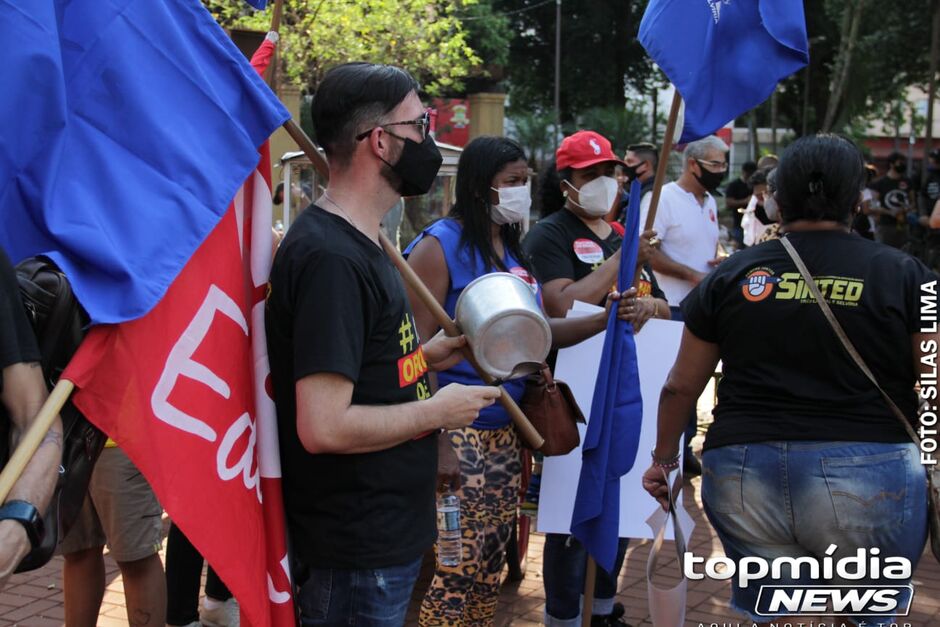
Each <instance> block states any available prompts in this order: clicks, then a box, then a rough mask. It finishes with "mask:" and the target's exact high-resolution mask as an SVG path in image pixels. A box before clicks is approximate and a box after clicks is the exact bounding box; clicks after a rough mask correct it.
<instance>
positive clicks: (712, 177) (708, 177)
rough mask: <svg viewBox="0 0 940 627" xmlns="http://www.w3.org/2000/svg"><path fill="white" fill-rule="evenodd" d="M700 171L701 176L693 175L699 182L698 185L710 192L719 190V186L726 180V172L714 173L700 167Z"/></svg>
mask: <svg viewBox="0 0 940 627" xmlns="http://www.w3.org/2000/svg"><path fill="white" fill-rule="evenodd" d="M699 169H700V170H701V171H702V174H701V176H699V175H695V174H693V176H695V180H696V181H698V184H699V185H701V186H702V187H704V188H705V189H707V190H708V191H710V192H713V191H715V190H716V189H718V186H719V185H721V182H722V181H723V180H725V174H727V171H726V172H712V171H711V170H706V169H705V168H703V167H702V166H699Z"/></svg>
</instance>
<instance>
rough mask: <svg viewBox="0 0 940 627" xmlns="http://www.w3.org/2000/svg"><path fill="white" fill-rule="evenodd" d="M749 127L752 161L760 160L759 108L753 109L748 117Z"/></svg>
mask: <svg viewBox="0 0 940 627" xmlns="http://www.w3.org/2000/svg"><path fill="white" fill-rule="evenodd" d="M747 127H748V131H749V135H750V142H749V143H750V149H751V150H750V153H751V157H750V158H751V161H757V160H758V159H760V140H759V138H758V137H757V107H755V108H753V109H751V112H750V113H749V114H748V116H747Z"/></svg>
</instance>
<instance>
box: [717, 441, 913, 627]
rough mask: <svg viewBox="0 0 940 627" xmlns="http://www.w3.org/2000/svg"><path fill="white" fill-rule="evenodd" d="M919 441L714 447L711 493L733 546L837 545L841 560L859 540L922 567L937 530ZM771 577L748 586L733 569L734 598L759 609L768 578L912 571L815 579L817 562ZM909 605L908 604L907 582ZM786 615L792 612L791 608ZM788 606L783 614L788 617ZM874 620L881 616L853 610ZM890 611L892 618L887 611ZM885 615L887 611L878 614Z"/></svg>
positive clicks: (794, 553)
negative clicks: (812, 568) (930, 517)
mask: <svg viewBox="0 0 940 627" xmlns="http://www.w3.org/2000/svg"><path fill="white" fill-rule="evenodd" d="M919 459H920V457H919V450H918V448H917V446H916V445H914V444H913V443H907V444H885V443H880V442H819V441H806V442H760V443H753V444H738V445H730V446H722V447H718V448H714V449H709V450H707V451H706V452H705V454H704V456H703V457H702V466H703V473H702V501H703V502H704V505H705V513H706V515H707V516H708V520H709V522H710V523H711V524H712V526H713V527H714V528H715V531H716V532H717V534H718V537H719V539H720V540H721V544H722V546H723V547H724V551H725V555H726V556H727V557H728V558H730V559H732V560H734V561H735V563H739V560H740V559H741V558H744V557H761V558H764V559H766V560H768V561H771V560H773V559H774V558H778V557H793V558H797V557H815V558H816V559H817V560H820V561H821V560H823V558H824V557H825V556H826V555H827V553H826V551H827V549H828V548H829V547H830V545H833V544H834V545H837V546H838V549H837V550H836V552H835V553H831V557H832V560H833V561H838V560H839V559H840V558H844V557H853V556H855V555H856V551H857V550H858V549H859V548H864V549H871V548H874V547H877V548H879V549H880V550H881V554H880V557H881V559H882V561H883V560H884V558H886V557H905V558H907V559H908V560H910V562H911V571H912V572H913V570H914V569H915V568H916V567H917V562H918V560H919V559H920V556H921V553H922V552H923V550H924V543H925V541H926V538H927V485H926V475H925V472H924V468H923V466H921V465H920V463H919ZM781 574H782V575H783V576H784V577H785V579H774V580H772V579H771V578H770V577H765V578H763V579H755V580H752V581H750V582H749V583H748V585H747V586H746V587H741V586H740V584H739V582H738V580H737V577H732V594H731V605H732V607H733V608H734V609H735V610H737V611H739V612H741V613H744V614H747V615H748V616H750V617H751V619H752V620H754V621H756V622H759V621H767V620H768V616H766V615H760V614H758V612H757V610H758V607H757V602H758V593H759V591H760V589H761V585H762V584H772V585H798V586H806V585H854V586H862V585H866V584H867V585H872V584H877V583H879V582H880V583H882V584H885V585H892V586H898V585H904V584H909V583H910V580H906V581H902V580H896V579H890V580H888V579H881V580H873V579H863V580H854V581H847V580H844V579H839V578H838V577H837V576H834V577H833V578H832V579H828V580H823V579H816V580H813V579H810V578H809V576H808V575H809V573H808V572H807V570H805V569H804V570H803V571H802V572H800V573H798V574H799V575H800V576H799V577H797V578H795V577H793V576H792V573H790V572H789V569H788V568H783V569H782V573H781ZM904 597H905V598H904V599H903V603H902V605H901V607H906V606H907V603H908V600H909V592H908V591H905V594H904ZM782 615H785V614H782ZM782 615H780V616H782ZM850 618H851V620H853V621H855V622H856V623H858V622H860V621H866V622H867V623H868V624H873V622H872V621H873V617H872V616H858V617H850ZM883 618H890V616H885V617H883ZM875 620H876V621H877V620H879V619H877V618H876V619H875Z"/></svg>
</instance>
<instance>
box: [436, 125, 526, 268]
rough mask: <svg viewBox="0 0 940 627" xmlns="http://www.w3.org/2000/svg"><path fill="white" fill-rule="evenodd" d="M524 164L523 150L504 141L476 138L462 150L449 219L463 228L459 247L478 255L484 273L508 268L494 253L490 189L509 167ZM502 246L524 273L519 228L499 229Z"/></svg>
mask: <svg viewBox="0 0 940 627" xmlns="http://www.w3.org/2000/svg"><path fill="white" fill-rule="evenodd" d="M520 160H521V161H525V160H526V157H525V151H524V150H523V149H522V146H520V145H519V144H517V143H516V142H514V141H513V140H511V139H509V138H506V137H492V136H487V135H484V136H482V137H477V138H476V139H474V140H473V141H472V142H470V143H469V144H467V145H466V147H464V149H463V152H462V153H461V154H460V161H458V162H457V192H456V195H457V201H456V202H455V203H454V208H453V209H451V212H450V215H451V217H453V218H456V219H458V220H460V221H461V224H462V225H463V229H462V233H461V235H460V245H461V246H466V247H467V248H469V249H470V250H471V251H473V253H474V255H476V254H479V255H480V258H481V259H482V260H483V266H484V268H486V271H487V272H489V271H491V270H492V269H493V268H494V267H495V268H496V269H498V270H501V271H503V272H506V271H508V268H507V267H506V265H505V264H504V263H503V260H502V259H500V258H499V256H498V255H497V254H496V251H495V250H493V239H492V224H493V221H492V219H491V217H490V202H489V198H490V187H492V185H493V177H495V176H496V175H497V174H499V172H500V171H501V170H502V169H503V168H504V167H505V166H506V164H508V163H512V162H513V161H520ZM499 235H500V237H501V238H502V240H503V246H504V247H505V248H506V250H508V251H509V252H510V253H511V254H512V256H513V257H515V258H516V259H518V260H519V263H520V264H522V266H523V267H524V268H525V269H526V270H530V268H529V264H528V261H527V259H526V257H525V255H524V254H523V252H522V246H521V245H520V243H519V242H520V240H521V238H522V225H521V224H503V225H502V226H500V228H499Z"/></svg>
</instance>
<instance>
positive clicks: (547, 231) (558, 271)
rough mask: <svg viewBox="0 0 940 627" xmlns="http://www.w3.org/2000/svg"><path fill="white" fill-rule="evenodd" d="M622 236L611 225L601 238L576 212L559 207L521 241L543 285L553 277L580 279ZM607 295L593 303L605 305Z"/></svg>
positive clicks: (601, 261)
mask: <svg viewBox="0 0 940 627" xmlns="http://www.w3.org/2000/svg"><path fill="white" fill-rule="evenodd" d="M622 241H623V240H622V238H621V237H620V236H619V235H617V232H616V231H614V230H613V229H611V231H610V235H608V236H607V237H606V238H604V239H601V238H600V237H598V236H597V235H596V234H595V233H594V231H592V230H591V229H589V228H588V227H587V225H585V224H584V222H582V221H581V220H580V219H579V218H578V216H576V215H574V214H573V213H572V212H570V211H568V210H567V209H561V210H559V211H556V212H555V213H553V214H551V215H550V216H548V217H547V218H544V219H542V220H539V221H538V222H537V223H536V224H535V226H533V227H532V228H531V229H530V230H529V233H528V234H527V235H526V236H525V239H524V240H523V241H522V247H523V249H524V251H525V253H526V255H527V256H528V257H529V260H530V261H531V262H532V266H533V268H534V270H535V278H536V279H538V281H539V283H541V284H542V285H545V284H546V283H548V282H549V281H554V280H555V279H571V280H572V281H580V280H581V279H583V278H584V277H586V276H587V275H589V274H591V272H593V271H594V270H596V269H597V268H598V267H599V266H600V265H601V264H602V263H604V261H605V260H606V259H608V258H609V257H610V256H611V255H613V254H614V253H615V252H617V250H619V249H620V244H621V243H622ZM606 299H607V296H606V295H605V296H604V298H602V299H601V300H600V302H598V303H595V304H597V305H604V303H605V301H606Z"/></svg>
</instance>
